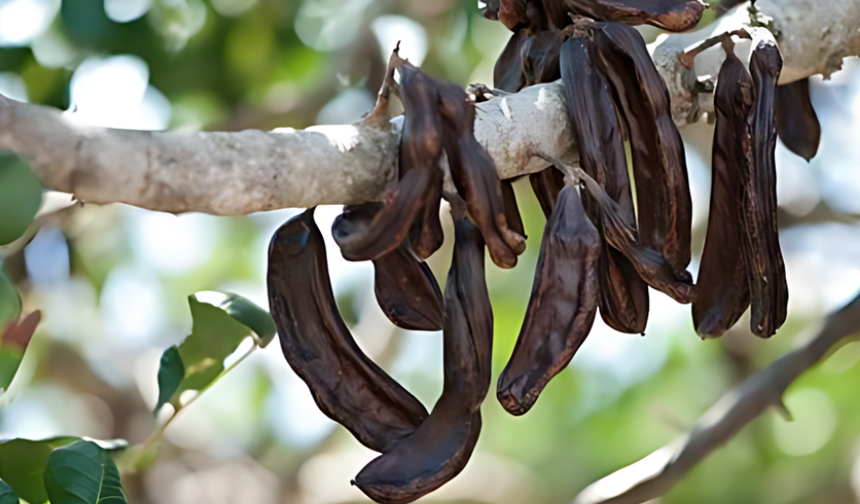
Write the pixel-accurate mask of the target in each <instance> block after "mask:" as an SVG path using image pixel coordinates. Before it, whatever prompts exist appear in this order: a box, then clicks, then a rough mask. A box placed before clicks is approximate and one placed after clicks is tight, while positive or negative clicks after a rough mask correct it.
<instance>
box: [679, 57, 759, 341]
mask: <svg viewBox="0 0 860 504" xmlns="http://www.w3.org/2000/svg"><path fill="white" fill-rule="evenodd" d="M723 47H724V48H725V49H726V61H725V62H723V65H722V66H721V67H720V74H719V77H718V79H717V89H716V91H715V93H714V108H715V109H716V123H715V128H714V144H713V145H714V150H713V156H712V166H711V207H710V211H709V214H708V232H707V236H706V237H705V248H704V250H703V251H702V261H701V264H700V265H699V277H698V278H697V279H696V287H695V292H694V296H693V325H694V326H695V327H696V332H697V333H699V335H701V336H702V337H716V336H721V335H722V334H723V333H725V332H726V331H727V330H728V329H729V328H730V327H732V326H733V325H735V323H736V322H737V321H738V319H740V318H741V315H743V313H744V311H746V309H747V307H748V306H749V304H750V289H749V282H748V279H747V271H748V268H749V265H748V263H747V258H746V255H745V254H744V250H745V245H744V243H743V240H744V236H743V229H742V225H743V224H742V222H743V218H744V217H743V198H744V185H743V179H742V177H741V166H743V165H745V164H746V163H747V162H748V160H747V158H746V156H745V155H744V147H743V146H744V144H745V145H750V141H751V138H750V135H749V130H748V126H747V122H746V121H747V117H748V116H749V113H750V110H751V108H752V101H753V88H752V87H753V84H752V78H751V77H750V74H749V72H747V69H746V68H745V67H744V65H743V63H741V61H740V60H739V59H738V58H737V57H736V56H735V53H734V51H733V49H732V47H731V44H730V43H724V45H723ZM739 140H740V141H739Z"/></svg>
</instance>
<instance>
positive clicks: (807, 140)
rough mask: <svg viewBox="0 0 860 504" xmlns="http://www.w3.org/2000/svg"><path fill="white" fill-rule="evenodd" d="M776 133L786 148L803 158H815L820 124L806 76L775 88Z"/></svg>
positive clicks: (819, 136)
mask: <svg viewBox="0 0 860 504" xmlns="http://www.w3.org/2000/svg"><path fill="white" fill-rule="evenodd" d="M776 132H777V134H779V138H780V139H781V140H782V143H784V144H785V146H786V147H788V149H789V150H790V151H791V152H793V153H795V154H797V155H798V156H800V157H802V158H803V159H805V160H806V161H809V160H810V159H812V158H814V157H815V154H816V153H817V152H818V143H819V141H820V140H821V125H820V124H819V123H818V116H817V115H815V109H814V108H812V101H810V100H809V79H808V78H807V79H801V80H799V81H795V82H792V83H791V84H785V85H782V86H779V87H777V88H776Z"/></svg>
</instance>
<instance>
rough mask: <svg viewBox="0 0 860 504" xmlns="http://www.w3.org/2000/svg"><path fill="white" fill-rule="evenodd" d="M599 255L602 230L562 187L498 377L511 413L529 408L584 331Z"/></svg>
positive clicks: (571, 190) (594, 296) (590, 318)
mask: <svg viewBox="0 0 860 504" xmlns="http://www.w3.org/2000/svg"><path fill="white" fill-rule="evenodd" d="M600 254H601V245H600V235H599V234H598V232H597V229H596V228H595V227H594V224H592V223H591V221H590V220H589V218H588V216H587V215H586V214H585V209H584V208H583V207H582V202H581V201H580V198H579V194H578V193H577V190H576V188H575V187H572V186H567V187H565V188H563V189H562V190H561V192H560V193H559V194H558V199H557V203H556V204H555V209H554V210H553V211H552V215H551V217H550V218H549V220H547V223H546V227H545V228H544V233H543V240H542V241H541V248H540V255H539V256H538V263H537V267H536V268H535V277H534V283H533V284H532V293H531V298H530V299H529V304H528V308H527V310H526V316H525V320H524V321H523V326H522V329H521V330H520V334H519V337H518V338H517V343H516V345H515V346H514V351H513V354H512V355H511V358H510V360H509V361H508V364H507V366H505V369H504V370H503V371H502V374H501V375H500V376H499V381H498V387H497V392H496V394H497V397H498V399H499V402H500V403H501V404H502V406H503V407H504V408H505V410H507V411H508V412H509V413H511V414H514V415H521V414H523V413H525V412H527V411H528V410H529V409H530V408H531V407H532V405H534V403H535V401H536V400H537V398H538V395H539V394H540V393H541V391H542V390H543V388H544V387H545V386H546V384H547V383H549V381H550V380H551V379H552V378H553V377H554V376H555V375H556V374H558V373H559V372H560V371H561V370H562V369H564V368H565V366H567V364H568V363H569V362H570V360H571V358H573V354H574V353H576V351H577V349H579V347H580V345H582V343H583V342H584V341H585V337H586V336H588V332H589V331H590V330H591V326H592V324H593V322H594V316H595V314H596V312H597V300H598V289H599V283H598V280H597V264H598V261H599V259H600Z"/></svg>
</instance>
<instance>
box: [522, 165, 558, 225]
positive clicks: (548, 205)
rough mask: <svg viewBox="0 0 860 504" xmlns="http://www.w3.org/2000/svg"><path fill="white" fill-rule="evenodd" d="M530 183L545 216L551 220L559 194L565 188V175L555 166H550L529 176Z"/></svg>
mask: <svg viewBox="0 0 860 504" xmlns="http://www.w3.org/2000/svg"><path fill="white" fill-rule="evenodd" d="M529 182H530V183H531V185H532V190H533V191H534V193H535V197H537V200H538V203H540V208H541V210H543V214H544V216H545V217H546V218H547V219H549V217H550V215H552V211H553V209H554V208H555V202H556V200H558V193H559V192H561V190H562V188H564V175H562V173H561V172H560V171H559V170H557V169H556V168H555V167H554V166H550V167H549V168H544V169H543V170H541V171H539V172H537V173H532V174H531V175H529Z"/></svg>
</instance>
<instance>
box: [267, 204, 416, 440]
mask: <svg viewBox="0 0 860 504" xmlns="http://www.w3.org/2000/svg"><path fill="white" fill-rule="evenodd" d="M266 276H267V283H268V292H269V305H270V307H271V313H272V318H273V319H274V321H275V325H276V326H277V328H278V335H279V337H280V341H281V348H282V349H283V352H284V357H286V359H287V362H288V363H289V364H290V367H292V368H293V370H294V371H295V372H296V374H297V375H298V376H299V377H300V378H301V379H302V380H303V381H304V382H305V383H306V384H307V386H308V388H309V389H310V391H311V394H312V395H313V397H314V401H315V402H316V403H317V406H319V408H320V410H321V411H322V412H323V413H325V415H326V416H328V417H329V418H331V419H332V420H334V421H336V422H338V423H340V424H341V425H343V426H344V427H346V428H347V429H348V430H349V431H350V432H351V433H352V434H353V435H354V436H355V437H356V439H358V441H359V442H361V443H362V444H363V445H365V446H367V447H368V448H370V449H372V450H376V451H385V450H387V449H389V448H390V447H392V446H393V445H394V444H395V443H396V442H397V441H398V440H400V439H402V438H405V437H406V436H409V435H410V434H412V433H413V432H415V430H416V429H418V427H419V426H420V425H421V423H422V422H423V421H424V420H425V419H426V418H427V417H428V415H427V410H426V409H425V408H424V406H422V405H421V403H420V402H419V401H418V400H417V399H416V398H415V397H413V396H412V394H410V393H409V392H408V391H406V389H404V388H403V387H401V386H400V384H398V383H397V382H396V381H395V380H394V379H392V378H391V377H390V376H388V375H387V374H386V373H385V371H383V370H382V369H381V368H380V367H379V366H377V365H376V364H375V363H374V362H373V361H371V360H370V359H369V358H368V357H367V356H366V355H365V354H364V353H362V351H361V350H360V349H359V348H358V346H357V345H356V343H355V341H354V340H353V339H352V335H351V334H350V333H349V329H347V327H346V324H345V323H344V322H343V319H342V318H341V316H340V313H339V312H338V311H337V306H336V305H335V300H334V295H333V294H332V290H331V283H330V282H329V276H328V267H327V265H326V254H325V244H324V242H323V237H322V235H321V234H320V231H319V229H318V228H317V226H316V223H315V222H314V219H313V209H309V210H307V211H305V212H304V213H302V214H300V215H298V216H296V217H294V218H292V219H290V220H289V221H288V222H287V223H286V224H284V225H283V226H281V227H280V228H279V229H278V231H277V232H276V233H275V235H274V236H273V237H272V241H271V243H270V245H269V266H268V272H267V275H266Z"/></svg>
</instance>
